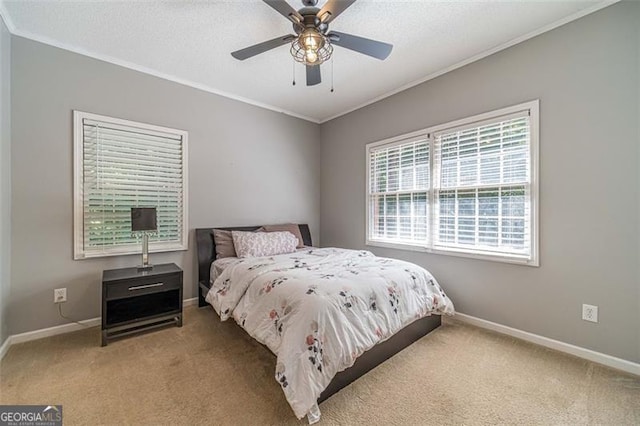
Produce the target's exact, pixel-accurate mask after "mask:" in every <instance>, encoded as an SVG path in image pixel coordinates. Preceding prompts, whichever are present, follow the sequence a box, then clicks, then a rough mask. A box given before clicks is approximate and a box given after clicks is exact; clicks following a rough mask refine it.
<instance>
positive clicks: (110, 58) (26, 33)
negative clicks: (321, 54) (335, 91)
mask: <svg viewBox="0 0 640 426" xmlns="http://www.w3.org/2000/svg"><path fill="white" fill-rule="evenodd" d="M0 15H2V17H3V19H4V22H5V24H6V25H7V29H8V30H9V32H10V33H11V34H13V35H14V36H17V37H22V38H26V39H29V40H33V41H37V42H39V43H43V44H46V45H49V46H53V47H57V48H58V49H63V50H66V51H69V52H72V53H77V54H79V55H83V56H88V57H90V58H93V59H97V60H99V61H103V62H107V63H110V64H113V65H118V66H121V67H124V68H128V69H130V70H133V71H138V72H141V73H144V74H148V75H151V76H154V77H158V78H161V79H163V80H168V81H171V82H174V83H178V84H181V85H183V86H188V87H191V88H194V89H198V90H202V91H204V92H208V93H212V94H214V95H218V96H222V97H224V98H228V99H232V100H234V101H238V102H242V103H245V104H249V105H253V106H256V107H259V108H263V109H267V110H270V111H274V112H279V113H281V114H285V115H289V116H291V117H295V118H299V119H301V120H305V121H310V122H312V123H315V124H319V123H320V120H318V119H317V118H313V117H308V116H306V115H302V114H298V113H296V112H293V111H288V110H286V109H283V108H279V107H277V106H274V105H270V104H267V103H264V102H259V101H256V100H253V99H249V98H245V97H243V96H238V95H235V94H233V93H229V92H225V91H223V90H219V89H216V88H215V87H211V86H208V85H206V84H202V83H197V82H195V81H191V80H189V79H186V78H181V77H178V76H175V75H172V74H168V73H164V72H161V71H157V70H155V69H152V68H148V67H145V66H143V65H139V64H136V63H133V62H129V61H125V60H122V59H118V58H114V57H113V56H109V55H104V54H101V53H96V52H93V51H91V50H88V49H83V48H80V47H77V46H72V45H70V44H67V43H62V42H59V41H57V40H54V39H52V38H49V37H45V36H41V35H38V34H33V33H31V32H29V31H23V30H21V29H18V28H16V26H15V25H14V24H13V21H11V18H10V16H9V14H8V12H7V10H6V8H5V7H4V4H3V2H2V0H0Z"/></svg>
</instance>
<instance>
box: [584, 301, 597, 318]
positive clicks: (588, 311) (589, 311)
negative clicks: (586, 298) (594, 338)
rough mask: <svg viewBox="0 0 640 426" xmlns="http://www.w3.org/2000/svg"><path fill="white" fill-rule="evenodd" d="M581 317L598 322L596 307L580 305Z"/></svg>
mask: <svg viewBox="0 0 640 426" xmlns="http://www.w3.org/2000/svg"><path fill="white" fill-rule="evenodd" d="M582 319H583V320H585V321H591V322H598V307H597V306H594V305H582Z"/></svg>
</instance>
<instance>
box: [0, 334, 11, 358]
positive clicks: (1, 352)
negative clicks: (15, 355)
mask: <svg viewBox="0 0 640 426" xmlns="http://www.w3.org/2000/svg"><path fill="white" fill-rule="evenodd" d="M9 347H11V336H9V337H7V338H6V339H4V342H3V343H2V346H0V361H1V360H2V358H4V356H5V355H6V353H7V351H8V350H9Z"/></svg>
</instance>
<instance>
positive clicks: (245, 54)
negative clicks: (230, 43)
mask: <svg viewBox="0 0 640 426" xmlns="http://www.w3.org/2000/svg"><path fill="white" fill-rule="evenodd" d="M294 38H295V36H294V35H291V34H288V35H286V36H282V37H278V38H274V39H272V40H268V41H264V42H262V43H258V44H254V45H253V46H249V47H245V48H244V49H240V50H236V51H235V52H231V56H233V57H234V58H236V59H239V60H241V61H244V60H245V59H248V58H250V57H252V56H256V55H258V54H260V53H263V52H266V51H267V50H271V49H275V48H276V47H278V46H282V45H283V44H287V43H290V42H291V41H292V40H293V39H294Z"/></svg>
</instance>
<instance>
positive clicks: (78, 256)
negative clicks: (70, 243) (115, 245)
mask: <svg viewBox="0 0 640 426" xmlns="http://www.w3.org/2000/svg"><path fill="white" fill-rule="evenodd" d="M188 249H189V248H188V247H187V246H174V247H158V248H151V247H149V254H154V253H167V252H172V251H186V250H188ZM134 254H135V255H139V256H140V255H142V247H138V248H136V249H131V248H127V249H125V250H122V251H106V252H89V253H78V254H75V255H74V256H73V260H85V259H99V258H101V257H114V256H129V255H134Z"/></svg>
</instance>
